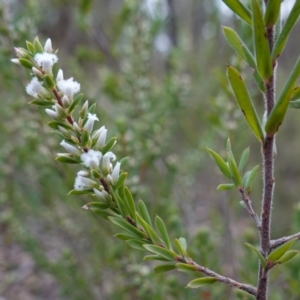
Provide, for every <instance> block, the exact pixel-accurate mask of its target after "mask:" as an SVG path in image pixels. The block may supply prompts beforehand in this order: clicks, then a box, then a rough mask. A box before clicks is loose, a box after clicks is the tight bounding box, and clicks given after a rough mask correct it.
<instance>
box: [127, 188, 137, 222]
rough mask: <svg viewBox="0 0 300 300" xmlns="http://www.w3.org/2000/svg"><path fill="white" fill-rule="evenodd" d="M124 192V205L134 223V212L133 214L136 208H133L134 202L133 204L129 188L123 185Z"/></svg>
mask: <svg viewBox="0 0 300 300" xmlns="http://www.w3.org/2000/svg"><path fill="white" fill-rule="evenodd" d="M124 194H125V197H126V201H125V205H126V207H127V209H128V211H129V214H130V216H131V218H133V219H134V221H135V223H136V222H137V220H136V214H135V210H136V209H135V204H134V200H133V197H132V194H131V192H130V190H129V188H128V187H127V186H125V189H124Z"/></svg>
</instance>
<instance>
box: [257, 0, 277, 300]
mask: <svg viewBox="0 0 300 300" xmlns="http://www.w3.org/2000/svg"><path fill="white" fill-rule="evenodd" d="M264 2H265V4H266V5H267V3H268V0H265V1H264ZM266 37H267V39H268V42H269V48H270V52H272V49H273V43H274V28H273V27H271V28H267V32H266ZM273 69H274V67H273ZM274 71H275V70H274ZM274 85H275V76H274V75H273V76H272V77H271V78H270V79H269V81H268V82H265V87H266V92H265V110H266V113H267V116H269V115H270V113H271V111H272V109H273V107H274V104H275V91H274ZM274 142H275V137H274V135H268V136H266V138H265V140H264V143H263V146H262V157H263V166H264V174H263V175H264V176H263V199H262V209H261V231H260V247H261V251H262V254H263V255H264V256H267V255H268V254H269V252H270V249H271V246H270V231H271V229H270V228H271V217H272V214H271V211H272V201H273V192H274ZM267 294H268V270H265V269H263V268H262V266H261V265H260V270H259V278H258V286H257V296H256V299H257V300H267Z"/></svg>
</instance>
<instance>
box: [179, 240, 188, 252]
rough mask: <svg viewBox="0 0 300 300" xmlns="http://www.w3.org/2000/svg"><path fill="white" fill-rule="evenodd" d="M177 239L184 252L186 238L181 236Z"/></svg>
mask: <svg viewBox="0 0 300 300" xmlns="http://www.w3.org/2000/svg"><path fill="white" fill-rule="evenodd" d="M178 241H179V243H180V245H181V247H182V249H183V250H184V252H186V250H187V242H186V239H185V238H183V237H180V238H179V239H178Z"/></svg>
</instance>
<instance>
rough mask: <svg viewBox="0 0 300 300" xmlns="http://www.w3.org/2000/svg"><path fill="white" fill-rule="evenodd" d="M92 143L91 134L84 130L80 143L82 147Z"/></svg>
mask: <svg viewBox="0 0 300 300" xmlns="http://www.w3.org/2000/svg"><path fill="white" fill-rule="evenodd" d="M89 142H90V134H89V132H88V131H87V130H86V129H85V128H82V133H81V141H80V145H81V147H83V148H84V147H86V146H87V145H88V144H89Z"/></svg>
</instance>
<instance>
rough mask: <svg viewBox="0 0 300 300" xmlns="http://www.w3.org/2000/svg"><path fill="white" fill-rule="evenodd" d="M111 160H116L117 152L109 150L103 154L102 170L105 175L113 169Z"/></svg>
mask: <svg viewBox="0 0 300 300" xmlns="http://www.w3.org/2000/svg"><path fill="white" fill-rule="evenodd" d="M111 160H113V161H114V160H116V156H115V154H114V153H112V152H111V151H109V152H107V153H105V154H104V155H103V158H102V171H103V173H104V174H105V175H107V174H108V173H110V171H111V163H110V161H111Z"/></svg>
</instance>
